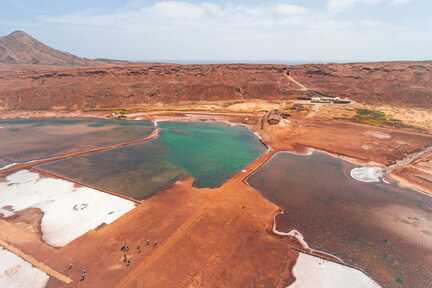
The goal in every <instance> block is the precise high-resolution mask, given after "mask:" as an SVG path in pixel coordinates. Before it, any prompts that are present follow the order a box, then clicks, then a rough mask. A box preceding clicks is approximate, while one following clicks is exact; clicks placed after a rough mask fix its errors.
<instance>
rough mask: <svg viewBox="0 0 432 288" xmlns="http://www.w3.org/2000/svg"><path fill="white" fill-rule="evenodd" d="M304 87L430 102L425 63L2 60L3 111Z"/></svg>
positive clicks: (373, 100)
mask: <svg viewBox="0 0 432 288" xmlns="http://www.w3.org/2000/svg"><path fill="white" fill-rule="evenodd" d="M287 69H288V71H289V73H290V75H291V76H293V77H294V79H296V80H297V81H299V82H300V83H303V84H304V85H305V86H306V87H308V88H309V89H313V90H317V91H320V92H323V93H325V94H328V95H331V96H342V97H348V98H350V99H353V100H355V101H359V102H362V103H365V104H388V105H395V106H414V107H423V108H431V107H432V86H431V85H432V81H431V71H432V62H407V63H398V62H395V63H373V64H337V65H336V64H332V65H305V66H289V67H288V68H287V67H286V66H280V65H240V64H238V65H234V64H232V65H171V64H170V65H168V64H166V65H163V64H154V65H151V64H134V65H116V66H113V65H110V66H105V67H97V68H96V67H94V68H67V67H56V68H53V67H42V66H29V65H27V66H21V65H3V67H0V109H2V110H67V111H73V110H91V109H102V108H104V109H110V108H119V107H122V108H140V107H145V105H147V104H154V103H178V102H191V101H220V100H248V99H263V100H278V101H283V100H288V99H296V98H297V97H298V96H301V95H303V94H304V93H308V91H304V89H302V88H301V87H299V86H298V85H296V84H295V83H294V82H293V81H291V80H290V79H289V78H288V77H286V73H287Z"/></svg>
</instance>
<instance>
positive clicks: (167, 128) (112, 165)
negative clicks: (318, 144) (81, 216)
mask: <svg viewBox="0 0 432 288" xmlns="http://www.w3.org/2000/svg"><path fill="white" fill-rule="evenodd" d="M158 125H159V127H160V129H161V133H160V137H159V138H158V139H156V140H154V141H151V142H147V143H144V144H139V145H132V146H129V147H125V148H120V149H115V150H112V151H107V152H101V153H95V154H92V155H88V156H82V157H76V158H72V159H67V160H62V161H57V162H54V163H50V164H46V165H42V166H41V168H43V169H46V170H49V171H52V172H56V173H59V174H62V175H66V176H68V177H71V178H74V179H78V180H79V181H80V182H82V183H85V184H89V185H92V186H96V187H101V188H103V189H106V190H109V191H113V192H118V193H123V194H126V195H128V196H131V197H134V198H136V199H144V198H146V197H149V196H150V195H152V194H154V193H156V192H158V191H161V190H163V189H165V188H167V187H169V186H170V185H172V184H173V183H175V182H176V181H177V180H179V179H182V178H184V177H187V176H191V177H193V178H194V179H195V183H194V186H196V187H210V188H213V187H218V186H220V185H222V184H223V182H224V181H226V180H228V179H229V178H230V177H231V176H232V175H234V174H235V173H237V172H239V171H241V170H242V169H244V167H246V166H247V165H248V164H249V163H250V162H252V161H253V160H254V159H256V158H257V157H258V156H259V155H260V154H261V153H263V152H264V151H265V149H266V148H265V147H264V145H262V144H261V142H260V141H259V139H258V138H257V137H256V136H255V135H254V134H253V133H252V132H251V131H250V130H249V129H247V128H245V127H243V126H231V125H226V124H222V123H185V122H160V123H159V124H158Z"/></svg>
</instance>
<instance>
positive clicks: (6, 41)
mask: <svg viewBox="0 0 432 288" xmlns="http://www.w3.org/2000/svg"><path fill="white" fill-rule="evenodd" d="M0 63H4V64H37V65H61V66H94V65H97V64H100V63H99V61H93V60H89V59H85V58H80V57H77V56H75V55H72V54H70V53H66V52H62V51H59V50H56V49H53V48H50V47H48V46H47V45H45V44H44V43H42V42H40V41H38V40H36V39H35V38H33V37H32V36H30V35H28V34H27V33H25V32H22V31H15V32H13V33H11V34H9V35H7V36H4V37H0Z"/></svg>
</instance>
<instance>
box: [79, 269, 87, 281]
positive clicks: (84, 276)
mask: <svg viewBox="0 0 432 288" xmlns="http://www.w3.org/2000/svg"><path fill="white" fill-rule="evenodd" d="M86 275H87V271H86V270H85V268H82V269H81V278H80V281H84V280H85V278H86Z"/></svg>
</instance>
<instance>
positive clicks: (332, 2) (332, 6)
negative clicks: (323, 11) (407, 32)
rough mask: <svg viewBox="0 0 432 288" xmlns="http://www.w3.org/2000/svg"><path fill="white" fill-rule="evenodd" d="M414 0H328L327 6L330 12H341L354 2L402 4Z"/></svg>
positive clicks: (353, 4)
mask: <svg viewBox="0 0 432 288" xmlns="http://www.w3.org/2000/svg"><path fill="white" fill-rule="evenodd" d="M413 1H414V0H328V2H327V8H328V10H329V11H330V12H341V11H344V10H346V9H349V8H352V7H353V6H355V5H356V4H390V5H403V4H408V3H411V2H413Z"/></svg>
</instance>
